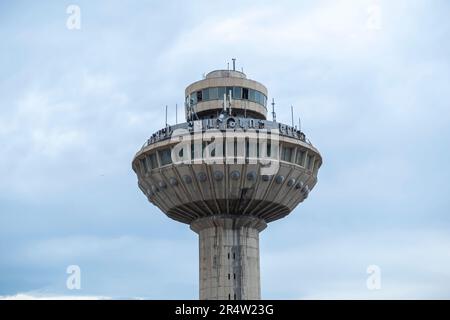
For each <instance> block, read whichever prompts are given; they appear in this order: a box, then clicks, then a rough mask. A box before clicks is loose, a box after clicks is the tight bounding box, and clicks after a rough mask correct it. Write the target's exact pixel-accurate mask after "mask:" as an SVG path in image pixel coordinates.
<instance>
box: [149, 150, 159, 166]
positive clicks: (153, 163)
mask: <svg viewBox="0 0 450 320" xmlns="http://www.w3.org/2000/svg"><path fill="white" fill-rule="evenodd" d="M148 163H149V164H150V167H151V168H150V169H156V168H158V161H157V160H156V153H151V154H150V155H149V156H148Z"/></svg>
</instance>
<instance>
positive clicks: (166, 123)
mask: <svg viewBox="0 0 450 320" xmlns="http://www.w3.org/2000/svg"><path fill="white" fill-rule="evenodd" d="M166 128H167V104H166Z"/></svg>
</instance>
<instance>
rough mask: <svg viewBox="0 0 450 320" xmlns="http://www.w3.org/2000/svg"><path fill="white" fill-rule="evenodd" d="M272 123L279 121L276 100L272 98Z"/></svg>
mask: <svg viewBox="0 0 450 320" xmlns="http://www.w3.org/2000/svg"><path fill="white" fill-rule="evenodd" d="M272 121H273V122H276V121H277V115H276V114H275V99H274V98H272Z"/></svg>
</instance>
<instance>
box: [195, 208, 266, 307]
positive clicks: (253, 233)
mask: <svg viewBox="0 0 450 320" xmlns="http://www.w3.org/2000/svg"><path fill="white" fill-rule="evenodd" d="M266 226H267V225H266V223H265V222H264V220H261V219H259V218H255V217H251V216H233V215H214V216H209V217H205V218H200V219H197V220H195V221H193V222H192V223H191V229H192V230H193V231H195V232H196V233H198V235H199V257H200V266H199V267H200V268H199V269H200V299H201V300H211V299H213V300H216V299H219V300H228V299H231V300H235V299H236V300H250V299H261V288H260V276H259V232H260V231H262V230H264V229H265V228H266Z"/></svg>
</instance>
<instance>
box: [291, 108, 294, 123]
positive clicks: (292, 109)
mask: <svg viewBox="0 0 450 320" xmlns="http://www.w3.org/2000/svg"><path fill="white" fill-rule="evenodd" d="M291 123H292V127H294V107H293V106H291Z"/></svg>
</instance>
